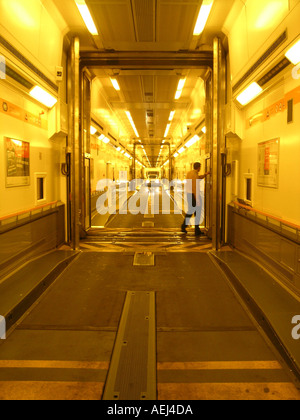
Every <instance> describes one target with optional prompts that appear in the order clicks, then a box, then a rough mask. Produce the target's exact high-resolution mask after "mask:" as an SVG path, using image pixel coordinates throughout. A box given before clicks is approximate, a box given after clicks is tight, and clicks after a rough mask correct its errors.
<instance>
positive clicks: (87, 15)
mask: <svg viewBox="0 0 300 420" xmlns="http://www.w3.org/2000/svg"><path fill="white" fill-rule="evenodd" d="M75 3H76V6H77V7H78V10H79V12H80V14H81V17H82V19H83V20H84V23H85V25H86V27H87V28H88V30H89V32H90V33H91V34H92V35H99V34H98V31H97V28H96V25H95V22H94V21H93V18H92V15H91V12H90V11H89V8H88V7H87V5H86V2H85V1H84V0H75Z"/></svg>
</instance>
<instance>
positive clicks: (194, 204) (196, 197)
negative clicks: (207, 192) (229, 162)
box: [181, 162, 210, 236]
mask: <svg viewBox="0 0 300 420" xmlns="http://www.w3.org/2000/svg"><path fill="white" fill-rule="evenodd" d="M200 169H201V163H199V162H196V163H195V164H194V170H193V171H190V172H188V174H187V177H186V180H187V183H186V192H187V201H188V214H186V216H185V219H184V222H183V225H182V226H181V231H182V232H183V233H187V231H186V227H187V225H188V222H189V220H190V218H191V217H192V216H193V215H195V235H196V236H200V235H201V230H200V227H199V225H200V218H201V200H200V185H199V181H198V180H199V179H204V178H206V177H207V175H209V174H210V172H207V173H206V174H204V175H199V172H200Z"/></svg>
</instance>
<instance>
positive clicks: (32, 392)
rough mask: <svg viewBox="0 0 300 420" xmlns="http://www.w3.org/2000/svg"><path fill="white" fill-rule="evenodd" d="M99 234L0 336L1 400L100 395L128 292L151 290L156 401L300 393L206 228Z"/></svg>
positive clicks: (286, 396)
mask: <svg viewBox="0 0 300 420" xmlns="http://www.w3.org/2000/svg"><path fill="white" fill-rule="evenodd" d="M96 233H97V232H96V231H92V232H91V235H90V236H89V237H88V238H87V239H86V240H85V241H83V242H82V252H80V253H79V254H78V256H77V257H76V258H75V259H74V260H73V262H71V264H69V266H68V267H67V269H66V270H65V271H64V272H63V273H62V274H61V275H60V276H59V277H58V278H57V280H56V281H55V282H54V283H53V284H52V285H51V286H50V287H49V288H48V289H47V291H46V292H45V293H44V294H43V295H42V296H41V297H40V298H39V299H38V301H37V302H36V303H35V304H34V305H33V306H32V307H31V308H30V310H28V311H27V312H26V313H25V314H24V316H23V317H22V318H21V319H20V321H19V322H18V324H17V326H16V327H15V328H14V330H13V331H12V332H11V334H10V335H9V336H8V337H7V340H6V341H2V342H1V344H0V399H2V400H10V399H26V400H27V399H33V400H39V399H43V400H56V399H65V400H78V399H82V400H100V399H102V398H103V395H104V390H105V384H106V381H107V378H108V372H109V369H110V366H111V360H112V355H113V352H114V348H115V345H116V337H117V334H118V331H119V328H120V319H121V317H122V313H123V311H124V303H125V299H126V296H127V294H128V291H132V292H145V291H147V292H154V296H155V315H156V321H155V325H156V328H155V332H154V334H155V336H154V339H155V355H153V354H152V355H151V354H148V353H147V352H145V354H143V355H142V357H144V358H145V360H146V361H147V359H148V358H149V357H155V360H156V376H154V379H152V380H155V383H154V384H152V385H153V386H154V387H155V389H156V398H157V399H158V400H207V399H213V400H215V399H221V400H231V399H234V400H238V399H242V400H244V399H255V400H256V399H261V400H269V399H275V400H280V399H295V400H300V392H299V390H298V389H297V388H296V386H295V384H294V383H293V377H292V376H291V375H290V373H289V370H288V369H287V367H286V366H285V363H284V361H283V360H282V359H281V357H280V356H279V354H278V353H277V351H276V350H275V349H274V348H273V346H272V344H271V343H270V342H269V340H268V339H267V338H266V337H265V336H264V334H262V332H261V331H260V328H259V327H258V326H257V325H256V323H255V321H254V320H253V319H252V317H251V315H250V314H249V313H248V311H247V310H246V309H245V307H244V305H243V304H242V303H241V301H240V300H239V298H238V297H237V296H236V294H235V292H234V291H233V289H232V287H231V285H230V284H229V282H228V280H227V279H226V278H225V276H224V275H223V274H222V273H221V271H220V270H219V269H218V268H217V266H216V265H215V263H214V261H213V259H212V258H211V256H210V255H209V254H208V253H207V252H206V250H205V248H203V247H206V246H209V241H208V240H207V239H206V238H205V237H204V238H203V237H201V239H197V240H196V239H195V238H194V237H193V236H192V234H189V235H188V236H187V237H186V238H185V239H183V238H182V237H181V234H179V233H178V230H177V233H176V232H175V231H169V233H168V232H167V231H166V230H164V231H162V230H159V229H158V230H157V231H152V233H151V232H149V230H145V231H142V230H139V231H131V232H127V233H126V232H124V230H123V231H122V232H121V231H119V232H109V231H106V232H103V231H102V232H101V234H100V235H96ZM137 239H138V241H139V242H140V243H137V242H138V241H137ZM87 245H88V247H91V248H87ZM190 246H193V249H192V251H191V250H190V249H189V248H188V247H190ZM103 247H107V249H106V251H105V252H104V249H103ZM155 247H161V248H160V249H158V250H157V249H155ZM137 252H142V253H143V252H145V253H148V254H149V255H151V253H153V255H154V265H152V266H151V265H150V266H145V265H134V256H135V255H136V253H137ZM228 252H230V251H228ZM135 339H136V346H139V337H138V334H136V337H135ZM131 362H132V361H131ZM148 379H149V378H148ZM125 382H126V378H125ZM141 395H142V393H141ZM129 399H130V398H129Z"/></svg>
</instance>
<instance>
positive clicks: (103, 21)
mask: <svg viewBox="0 0 300 420" xmlns="http://www.w3.org/2000/svg"><path fill="white" fill-rule="evenodd" d="M86 3H87V5H88V7H89V9H90V11H91V13H92V16H93V18H94V19H95V23H96V26H97V28H98V30H99V31H100V34H101V38H102V42H103V44H104V46H105V48H110V42H115V41H117V42H124V41H126V42H135V41H136V38H135V31H134V22H133V16H132V10H131V2H130V0H86Z"/></svg>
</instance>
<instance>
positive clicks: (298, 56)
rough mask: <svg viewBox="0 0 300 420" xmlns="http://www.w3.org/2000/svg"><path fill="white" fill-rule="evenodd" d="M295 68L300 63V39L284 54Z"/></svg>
mask: <svg viewBox="0 0 300 420" xmlns="http://www.w3.org/2000/svg"><path fill="white" fill-rule="evenodd" d="M285 56H286V58H287V59H288V60H290V61H291V62H292V63H293V64H294V65H295V66H296V65H297V64H298V63H300V39H299V41H297V42H296V44H294V45H293V46H292V47H291V48H290V49H289V50H288V51H287V52H286V54H285Z"/></svg>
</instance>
